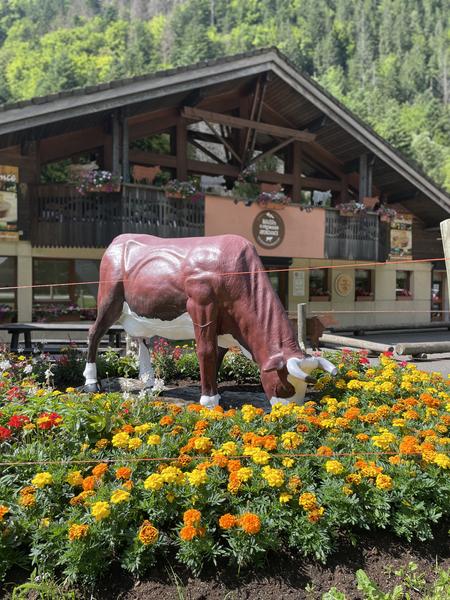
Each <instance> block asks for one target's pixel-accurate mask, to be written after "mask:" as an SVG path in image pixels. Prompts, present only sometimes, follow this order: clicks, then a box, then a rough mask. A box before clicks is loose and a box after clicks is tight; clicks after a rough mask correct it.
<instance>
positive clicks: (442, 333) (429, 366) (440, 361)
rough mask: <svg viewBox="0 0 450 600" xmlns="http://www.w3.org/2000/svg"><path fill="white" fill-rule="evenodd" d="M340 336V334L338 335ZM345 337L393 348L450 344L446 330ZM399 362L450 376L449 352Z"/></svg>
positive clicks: (449, 333) (403, 358) (407, 357)
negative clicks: (414, 343)
mask: <svg viewBox="0 0 450 600" xmlns="http://www.w3.org/2000/svg"><path fill="white" fill-rule="evenodd" d="M339 335H342V334H339ZM345 337H349V338H352V337H358V339H364V340H369V341H371V342H378V343H379V344H388V345H391V346H395V344H400V343H402V342H450V331H447V330H437V331H436V330H428V331H407V332H406V331H405V332H402V331H387V332H377V333H371V334H366V335H361V336H352V335H346V336H345ZM397 358H398V359H399V360H406V361H407V362H412V363H414V364H416V365H417V366H418V367H419V368H420V369H423V370H424V371H440V372H441V373H442V374H444V375H449V374H450V352H448V353H445V354H429V355H428V358H427V359H425V360H413V359H412V358H411V356H406V357H397Z"/></svg>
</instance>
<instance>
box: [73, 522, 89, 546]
mask: <svg viewBox="0 0 450 600" xmlns="http://www.w3.org/2000/svg"><path fill="white" fill-rule="evenodd" d="M88 531H89V525H77V524H76V523H74V524H73V525H71V526H70V527H69V540H70V541H71V542H73V541H74V540H81V538H84V537H86V536H87V534H88Z"/></svg>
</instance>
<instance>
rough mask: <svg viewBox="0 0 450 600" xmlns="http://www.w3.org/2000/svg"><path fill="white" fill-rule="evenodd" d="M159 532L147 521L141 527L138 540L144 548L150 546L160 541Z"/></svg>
mask: <svg viewBox="0 0 450 600" xmlns="http://www.w3.org/2000/svg"><path fill="white" fill-rule="evenodd" d="M158 536H159V531H158V530H157V529H156V527H154V526H153V525H152V524H151V523H150V521H148V520H147V519H146V520H145V521H144V522H143V523H142V525H141V526H140V527H139V531H138V539H139V541H140V542H141V543H142V544H144V546H150V545H151V544H155V543H156V542H157V541H158Z"/></svg>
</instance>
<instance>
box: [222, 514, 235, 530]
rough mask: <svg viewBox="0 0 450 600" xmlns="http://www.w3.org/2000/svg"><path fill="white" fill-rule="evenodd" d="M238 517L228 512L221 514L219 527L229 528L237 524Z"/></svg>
mask: <svg viewBox="0 0 450 600" xmlns="http://www.w3.org/2000/svg"><path fill="white" fill-rule="evenodd" d="M237 522H238V519H237V517H235V516H234V515H231V514H230V513H226V514H225V515H222V516H221V517H220V519H219V527H220V528H221V529H231V528H232V527H235V526H236V525H237Z"/></svg>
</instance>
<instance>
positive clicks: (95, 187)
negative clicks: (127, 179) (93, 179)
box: [86, 183, 120, 194]
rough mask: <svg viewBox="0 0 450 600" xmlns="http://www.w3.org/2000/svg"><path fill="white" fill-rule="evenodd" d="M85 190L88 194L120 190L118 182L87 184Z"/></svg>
mask: <svg viewBox="0 0 450 600" xmlns="http://www.w3.org/2000/svg"><path fill="white" fill-rule="evenodd" d="M86 192H87V193H88V194H93V193H95V192H106V193H112V192H120V183H116V184H113V185H111V184H109V183H106V184H105V185H93V186H89V187H88V188H86Z"/></svg>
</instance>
